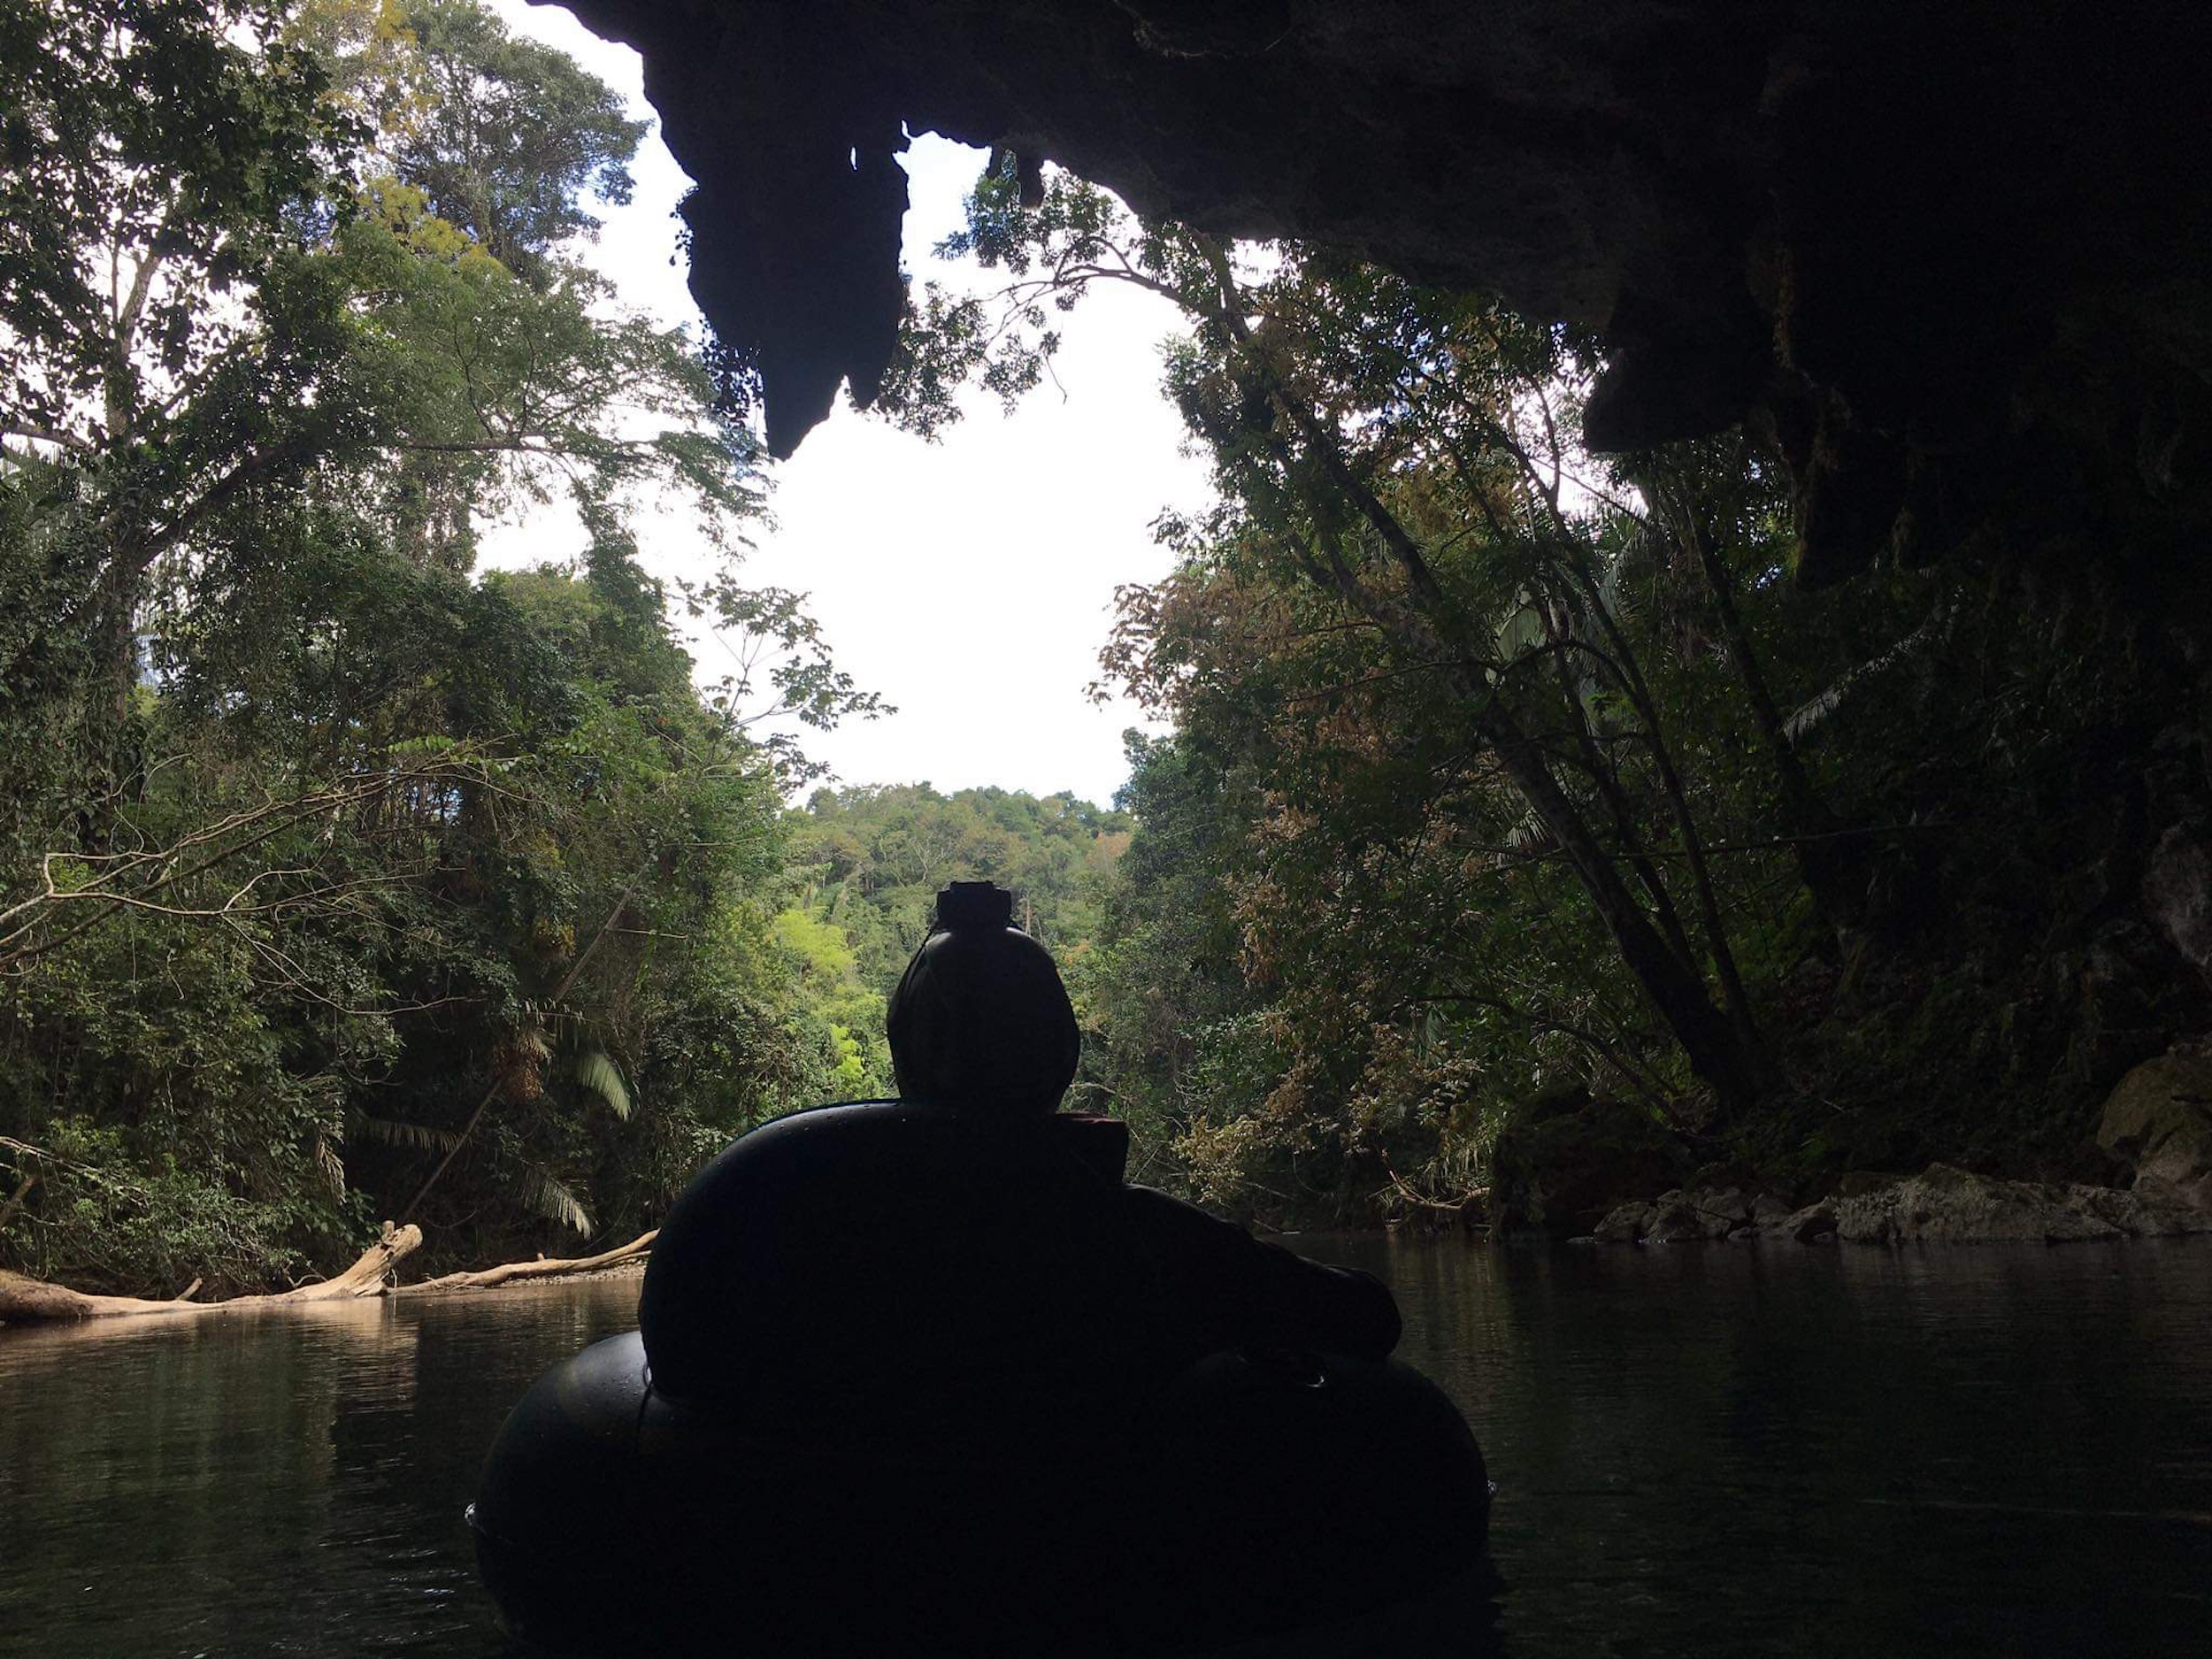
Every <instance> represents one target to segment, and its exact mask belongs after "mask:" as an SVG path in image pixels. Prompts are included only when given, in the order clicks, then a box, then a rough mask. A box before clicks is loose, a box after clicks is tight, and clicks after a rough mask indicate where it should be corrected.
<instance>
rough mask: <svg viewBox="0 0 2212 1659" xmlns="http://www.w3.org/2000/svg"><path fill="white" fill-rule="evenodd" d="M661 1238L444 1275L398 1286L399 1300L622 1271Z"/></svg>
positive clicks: (654, 1233) (394, 1288)
mask: <svg viewBox="0 0 2212 1659" xmlns="http://www.w3.org/2000/svg"><path fill="white" fill-rule="evenodd" d="M658 1237H660V1229H659V1228H658V1227H656V1228H654V1229H653V1231H652V1232H650V1233H641V1234H640V1235H639V1236H638V1237H637V1238H634V1239H633V1240H630V1241H629V1243H627V1244H626V1245H624V1246H622V1247H621V1248H619V1249H615V1250H608V1251H606V1252H605V1253H603V1254H602V1255H599V1256H574V1257H569V1258H561V1259H555V1260H551V1261H549V1260H548V1259H547V1258H545V1257H544V1256H540V1257H538V1259H537V1260H536V1261H534V1262H507V1263H502V1264H501V1265H500V1266H497V1267H487V1268H483V1269H480V1271H476V1272H473V1273H442V1274H440V1275H439V1276H438V1277H437V1278H435V1279H423V1280H421V1281H420V1282H419V1283H418V1284H413V1285H395V1286H392V1291H391V1294H393V1295H395V1296H420V1295H426V1294H429V1293H431V1292H433V1291H448V1290H491V1289H495V1287H497V1286H501V1285H517V1284H527V1283H528V1282H530V1281H531V1280H532V1279H572V1278H576V1277H578V1276H580V1275H582V1274H585V1273H596V1272H599V1271H603V1269H606V1268H610V1267H620V1266H622V1265H624V1264H625V1263H630V1262H641V1261H643V1260H644V1259H645V1258H646V1257H647V1256H650V1255H651V1254H652V1253H653V1240H655V1239H657V1238H658Z"/></svg>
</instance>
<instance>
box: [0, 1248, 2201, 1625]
mask: <svg viewBox="0 0 2212 1659" xmlns="http://www.w3.org/2000/svg"><path fill="white" fill-rule="evenodd" d="M1293 1242H1294V1243H1296V1244H1298V1245H1299V1246H1301V1247H1302V1248H1306V1249H1308V1250H1310V1252H1311V1253H1312V1254H1315V1255H1317V1256H1325V1257H1328V1258H1330V1259H1334V1260H1340V1261H1349V1262H1352V1263H1356V1264H1357V1265H1361V1266H1365V1267H1368V1268H1371V1269H1372V1270H1374V1271H1378V1272H1380V1273H1382V1274H1384V1275H1385V1276H1386V1277H1387V1278H1388V1279H1390V1280H1391V1282H1392V1283H1393V1284H1394V1286H1395V1287H1396V1289H1397V1293H1398V1296H1399V1300H1400V1302H1401V1303H1402V1306H1403V1308H1404V1310H1405V1314H1406V1325H1407V1337H1406V1342H1405V1345H1404V1348H1403V1349H1402V1356H1403V1357H1405V1358H1407V1359H1409V1360H1410V1361H1411V1362H1412V1363H1415V1364H1417V1365H1419V1366H1421V1367H1422V1368H1423V1369H1424V1370H1426V1371H1429V1372H1430V1374H1431V1375H1432V1376H1434V1377H1435V1378H1436V1379H1438V1380H1439V1381H1440V1383H1442V1384H1443V1386H1445V1387H1446V1388H1447V1389H1448V1391H1449V1392H1450V1393H1451V1394H1453V1395H1454V1397H1455V1398H1456V1399H1457V1400H1458V1401H1459V1402H1460V1404H1461V1405H1462V1407H1463V1409H1465V1411H1466V1414H1467V1417H1468V1418H1469V1420H1470V1421H1471V1423H1472V1424H1473V1425H1474V1427H1475V1431H1476V1433H1477V1434H1478V1436H1479V1438H1480V1440H1481V1441H1482V1443H1483V1446H1484V1448H1485V1450H1486V1453H1487V1455H1488V1456H1489V1459H1490V1465H1491V1473H1492V1476H1493V1478H1494V1479H1495V1480H1496V1482H1497V1483H1498V1488H1499V1490H1498V1496H1497V1504H1496V1509H1495V1515H1494V1527H1493V1536H1492V1554H1493V1557H1494V1561H1495V1563H1496V1565H1497V1568H1498V1570H1499V1571H1500V1573H1501V1574H1502V1577H1503V1578H1504V1581H1505V1589H1504V1592H1503V1594H1502V1597H1501V1602H1502V1609H1503V1612H1502V1617H1501V1620H1500V1624H1499V1629H1498V1635H1497V1639H1496V1640H1498V1642H1499V1643H1500V1644H1501V1645H1502V1649H1503V1651H1504V1652H1505V1653H1506V1654H1507V1655H1522V1656H1524V1659H1538V1656H1548V1655H1619V1656H1620V1659H1640V1656H1643V1655H1672V1654H1686V1655H1701V1656H1704V1659H1716V1656H1717V1655H1738V1654H1741V1655H1770V1654H1793V1655H1794V1654H1802V1655H1849V1654H1865V1655H1938V1654H1950V1653H1988V1654H2020V1653H2034V1654H2066V1655H2116V1654H2168V1653H2171V1654H2190V1653H2198V1654H2201V1653H2207V1652H2212V1240H2183V1241H2177V1242H2172V1243H2154V1242H2147V1241H2143V1242H2136V1243H2132V1244H2128V1245H2124V1246H2080V1247H2076V1248H2070V1249H2044V1248H2013V1247H2007V1246H1987V1247H1979V1248H1977V1247H1953V1248H1947V1249H1941V1250H1936V1249H1928V1250H1915V1251H1908V1252H1904V1253H1894V1254H1893V1253H1890V1252H1886V1251H1877V1250H1870V1249H1861V1248H1805V1247H1801V1246H1795V1245H1792V1246H1787V1247H1781V1248H1777V1247H1774V1246H1756V1247H1745V1246H1738V1245H1727V1246H1709V1247H1702V1248H1701V1247H1691V1246H1686V1247H1679V1248H1675V1249H1671V1250H1669V1249H1653V1250H1635V1249H1628V1248H1560V1249H1548V1250H1545V1249H1528V1250H1517V1249H1507V1250H1502V1251H1488V1250H1484V1249H1480V1248H1472V1247H1469V1246H1465V1245H1462V1244H1459V1243H1457V1242H1453V1241H1436V1240H1395V1239H1386V1238H1379V1237H1374V1238H1368V1237H1362V1238H1348V1239H1344V1238H1339V1239H1326V1240H1324V1239H1302V1240H1294V1241H1293ZM635 1301H636V1284H635V1281H607V1282H601V1283H596V1284H588V1285H580V1286H568V1287H549V1288H544V1289H536V1290H515V1291H509V1292H503V1293H498V1294H488V1295H482V1296H478V1297H473V1298H462V1297H455V1298H447V1299H436V1300H426V1301H420V1302H372V1303H365V1304H357V1305H353V1306H349V1307H345V1308H330V1309H321V1310H305V1309H303V1310H291V1311H288V1312H282V1313H265V1314H260V1315H242V1316H234V1317H225V1318H220V1319H201V1320H196V1321H190V1322H180V1323H175V1324H156V1323H154V1322H149V1321H116V1322H114V1323H112V1324H111V1325H93V1326H88V1327H84V1328H81V1329H77V1330H70V1331H13V1332H11V1331H0V1655H22V1654H39V1655H46V1654H54V1655H100V1656H101V1659H132V1656H135V1655H199V1654H225V1655H229V1654H238V1655H264V1654H270V1655H274V1654H302V1655H309V1654H312V1655H325V1654H334V1655H339V1654H382V1653H428V1654H442V1655H504V1654H507V1653H509V1651H510V1650H509V1648H508V1647H507V1646H506V1644H505V1643H504V1642H503V1640H502V1638H501V1637H500V1636H499V1634H498V1632H497V1631H496V1630H495V1627H494V1625H493V1623H492V1617H491V1609H490V1605H489V1603H488V1601H487V1600H486V1598H485V1597H484V1595H483V1594H482V1593H481V1592H480V1590H479V1588H478V1587H477V1585H476V1582H475V1578H474V1574H473V1571H472V1562H471V1555H470V1546H469V1540H468V1536H467V1533H466V1532H465V1530H464V1528H463V1526H462V1524H461V1509H462V1506H463V1504H464V1503H465V1502H466V1500H467V1499H468V1497H469V1495H470V1493H471V1489H472V1485H473V1481H474V1478H475V1474H476V1469H477V1464H478V1461H479V1459H480V1457H481V1455H482V1453H483V1449H484V1448H485V1446H486V1444H487V1443H488V1441H489V1440H490V1438H491V1436H492V1434H493V1432H494V1431H495V1429H496V1428H497V1426H498V1425H499V1422H500V1419H501V1417H503V1414H504V1412H505V1410H506V1409H507V1407H508V1405H509V1404H510V1403H511V1402H512V1401H513V1400H514V1398H515V1397H516V1396H517V1395H518V1394H520V1392H521V1391H522V1389H523V1388H524V1387H525V1386H526V1385H527V1384H528V1382H529V1381H530V1379H532V1378H533V1377H534V1376H535V1375H536V1374H537V1373H538V1372H539V1371H541V1370H542V1369H543V1368H544V1367H545V1366H546V1365H548V1364H549V1363H552V1362H553V1361H554V1360H556V1359H557V1358H560V1357H562V1356H565V1355H567V1354H570V1353H572V1352H573V1351H574V1350H575V1349H576V1348H580V1347H581V1346H582V1345H583V1344H585V1343H586V1342H588V1341H590V1340H594V1339H595V1338H596V1337H599V1336H601V1335H603V1334H607V1333H612V1332H615V1331H618V1330H623V1329H626V1328H628V1326H629V1325H631V1324H632V1323H634V1306H635ZM590 1524H591V1521H590V1517H588V1516H580V1517H578V1525H580V1527H585V1528H588V1526H589V1525H590ZM1480 1646H1482V1644H1480V1643H1478V1642H1474V1641H1471V1642H1470V1644H1469V1651H1470V1652H1472V1651H1474V1650H1475V1649H1476V1648H1477V1647H1480ZM765 1659H772V1655H769V1656H765ZM885 1659H894V1656H892V1655H885ZM1041 1659H1042V1656H1041ZM1409 1659H1410V1656H1409ZM1419 1659H1439V1656H1438V1655H1435V1654H1434V1652H1433V1649H1425V1651H1424V1652H1423V1653H1422V1654H1421V1655H1420V1656H1419Z"/></svg>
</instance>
